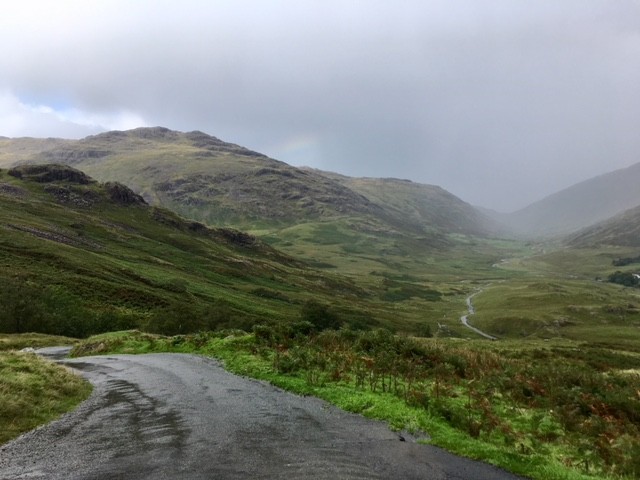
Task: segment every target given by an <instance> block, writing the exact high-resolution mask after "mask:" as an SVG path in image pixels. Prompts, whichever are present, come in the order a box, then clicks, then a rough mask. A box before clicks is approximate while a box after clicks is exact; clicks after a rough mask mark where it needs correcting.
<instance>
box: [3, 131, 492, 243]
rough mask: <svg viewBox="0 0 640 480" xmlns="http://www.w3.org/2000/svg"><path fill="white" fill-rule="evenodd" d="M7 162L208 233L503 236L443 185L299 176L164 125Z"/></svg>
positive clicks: (43, 148) (7, 146)
mask: <svg viewBox="0 0 640 480" xmlns="http://www.w3.org/2000/svg"><path fill="white" fill-rule="evenodd" d="M16 152H18V153H19V154H18V153H16ZM0 162H2V163H1V164H4V165H7V164H10V163H11V164H15V163H25V162H26V163H51V162H55V163H63V164H66V165H73V166H75V167H76V168H78V169H81V170H82V171H84V172H86V173H87V174H89V175H91V176H93V177H95V178H97V179H98V180H100V181H116V182H120V183H122V184H126V185H127V186H129V187H131V188H132V189H133V190H134V191H135V192H136V193H138V194H140V195H141V196H142V197H143V198H144V199H145V200H146V201H147V202H149V203H150V204H154V205H162V206H165V207H167V208H170V209H172V210H174V211H176V212H178V213H180V214H181V215H184V216H187V217H189V218H193V219H195V220H198V221H202V222H205V223H207V224H210V225H218V226H233V227H238V228H242V229H251V230H265V229H266V230H270V231H273V230H274V229H280V228H286V227H289V226H293V225H297V224H300V223H305V222H327V221H328V222H335V221H340V222H348V224H349V225H350V226H351V227H350V228H352V229H355V230H358V229H363V230H366V231H375V232H378V233H382V234H384V233H385V232H386V233H388V234H390V235H397V234H400V235H403V234H409V235H416V234H418V235H436V234H437V235H443V234H444V235H446V234H449V233H461V234H470V235H485V234H490V233H493V232H495V228H494V227H495V226H494V225H493V224H492V223H491V221H489V220H488V218H487V217H486V216H484V215H483V214H481V213H479V212H478V211H477V210H475V209H474V208H473V207H471V206H470V205H468V204H466V203H465V202H463V201H462V200H460V199H459V198H457V197H455V196H454V195H451V194H450V193H448V192H446V191H444V190H442V189H440V188H439V187H435V186H430V185H420V184H415V183H412V182H406V181H400V180H393V179H352V178H348V177H343V176H339V175H335V174H329V173H326V172H319V171H315V170H311V169H299V168H295V167H292V166H290V165H287V164H285V163H283V162H279V161H277V160H273V159H270V158H268V157H266V156H264V155H262V154H260V153H257V152H254V151H251V150H248V149H246V148H243V147H240V146H238V145H234V144H230V143H226V142H223V141H221V140H219V139H217V138H215V137H212V136H210V135H207V134H204V133H202V132H188V133H182V132H175V131H171V130H168V129H166V128H161V127H156V128H138V129H134V130H129V131H124V132H120V131H114V132H107V133H103V134H100V135H94V136H90V137H87V138H84V139H82V140H77V141H73V140H51V139H48V140H41V141H38V140H36V139H14V140H11V139H2V140H1V141H0Z"/></svg>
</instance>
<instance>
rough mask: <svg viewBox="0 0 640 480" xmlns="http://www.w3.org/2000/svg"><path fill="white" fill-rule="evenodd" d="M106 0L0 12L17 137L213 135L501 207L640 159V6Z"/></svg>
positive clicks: (10, 127)
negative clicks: (152, 131) (141, 132)
mask: <svg viewBox="0 0 640 480" xmlns="http://www.w3.org/2000/svg"><path fill="white" fill-rule="evenodd" d="M88 3H89V2H56V3H55V5H54V4H51V2H41V3H39V2H29V1H24V2H20V3H19V4H16V6H15V7H12V8H10V9H9V10H12V11H10V12H8V13H7V15H4V16H3V19H2V20H0V41H1V42H2V43H3V45H10V46H13V48H11V49H10V50H9V51H8V52H7V54H6V55H3V57H2V59H0V106H2V110H0V114H2V115H3V117H2V118H0V129H3V130H4V131H0V135H3V134H4V135H13V136H17V135H20V134H29V135H34V134H37V135H43V133H42V130H43V128H44V127H43V126H45V125H46V128H47V129H50V132H49V133H48V134H47V136H54V135H60V136H70V135H74V133H73V131H74V128H75V131H76V133H75V135H77V136H80V135H83V134H84V133H83V132H85V131H87V130H91V131H94V130H95V129H100V128H128V127H133V126H138V125H163V126H167V127H170V128H174V129H179V130H193V129H199V130H203V131H206V132H208V133H211V134H213V135H216V136H219V137H220V138H223V139H226V140H229V141H233V142H236V143H240V144H243V145H245V146H248V147H250V148H252V149H255V150H260V151H263V152H265V153H267V154H270V155H271V156H274V157H276V158H279V159H281V160H284V161H287V162H289V163H293V164H297V165H301V164H311V165H312V166H315V167H318V168H323V169H329V170H334V171H339V172H343V173H346V174H351V175H360V176H393V177H402V178H410V179H413V180H416V181H421V182H425V183H435V184H440V185H441V186H443V187H444V188H447V189H449V190H450V191H452V192H453V193H455V194H457V195H458V196H460V197H462V198H463V199H465V200H467V201H470V202H472V203H476V204H480V205H484V206H489V207H494V208H498V209H501V210H512V209H514V208H517V207H520V206H523V205H524V204H526V203H528V202H530V201H533V200H536V199H538V198H540V197H541V196H543V195H546V194H549V193H552V192H554V191H556V190H558V189H560V188H563V187H566V186H568V185H570V184H572V183H575V182H577V181H580V180H583V179H586V178H588V177H590V176H593V175H596V174H599V173H604V172H606V171H609V170H612V169H615V168H620V167H623V166H627V165H629V164H631V163H635V162H637V161H640V156H638V153H637V152H638V151H640V148H639V147H640V136H638V135H637V133H636V129H637V125H638V124H640V90H639V89H638V88H637V85H639V84H640V27H639V25H640V3H639V2H638V1H637V0H618V1H616V2H610V1H606V0H602V1H600V0H565V1H563V2H557V1H552V0H541V1H536V2H528V1H524V0H522V1H519V0H502V1H499V0H481V1H478V0H466V1H464V0H458V1H449V0H429V1H404V2H396V3H391V2H383V1H360V2H358V1H354V2H342V1H310V0H309V1H297V2H284V1H273V2H249V1H228V2H225V1H221V2H198V1H181V2H163V3H159V2H150V1H149V2H145V1H139V2H117V1H112V2H101V3H98V4H95V3H93V2H91V5H88V6H87V4H88ZM52 5H54V6H52ZM96 5H97V6H96ZM14 10H15V11H14ZM2 92H4V93H2ZM2 95H4V97H3V96H2ZM2 98H4V99H5V101H4V103H3V102H2ZM16 103H17V104H19V105H20V107H19V108H18V107H15V104H16ZM5 104H6V105H9V104H11V105H13V107H8V106H5ZM43 107H49V108H51V109H52V110H53V111H52V112H48V113H47V112H45V113H46V115H48V116H47V121H46V122H45V121H38V118H40V119H42V115H45V113H43V111H45V110H46V108H43ZM20 109H22V110H20ZM18 110H20V111H21V112H22V117H21V118H22V122H21V123H20V125H18V124H17V123H16V122H12V121H11V118H15V117H16V112H17V111H18ZM3 111H4V112H6V113H3ZM25 112H27V113H28V115H27V114H26V113H25ZM46 115H45V116H46ZM56 115H57V116H56ZM27 117H28V120H29V121H25V119H26V118H27ZM52 119H53V120H55V119H58V122H57V125H59V128H57V127H56V122H52V121H51V120H52ZM74 125H75V127H74V128H71V127H73V126H74ZM34 132H36V133H34ZM69 132H71V133H69Z"/></svg>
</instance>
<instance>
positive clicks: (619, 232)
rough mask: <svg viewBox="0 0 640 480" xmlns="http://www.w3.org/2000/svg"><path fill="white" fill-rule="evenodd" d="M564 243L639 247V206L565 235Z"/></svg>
mask: <svg viewBox="0 0 640 480" xmlns="http://www.w3.org/2000/svg"><path fill="white" fill-rule="evenodd" d="M566 243H567V244H568V245H570V246H573V247H593V246H600V245H614V246H620V247H640V206H638V207H635V208H632V209H629V210H626V211H625V212H623V213H621V214H618V215H616V216H615V217H613V218H610V219H608V220H605V221H604V222H600V223H597V224H596V225H593V226H591V227H587V228H585V229H582V230H580V231H578V232H577V233H574V234H572V235H570V236H569V237H567V239H566Z"/></svg>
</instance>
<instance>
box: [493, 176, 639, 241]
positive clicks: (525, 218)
mask: <svg viewBox="0 0 640 480" xmlns="http://www.w3.org/2000/svg"><path fill="white" fill-rule="evenodd" d="M638 185H640V163H637V164H635V165H632V166H630V167H628V168H624V169H621V170H616V171H613V172H610V173H607V174H605V175H600V176H598V177H595V178H592V179H590V180H586V181H584V182H581V183H578V184H576V185H574V186H572V187H569V188H567V189H565V190H562V191H560V192H557V193H555V194H553V195H550V196H548V197H546V198H544V199H543V200H540V201H539V202H536V203H533V204H531V205H529V206H528V207H526V208H523V209H522V210H518V211H516V212H514V213H512V214H509V215H505V216H504V217H502V218H503V220H504V221H506V222H507V223H508V224H509V225H510V226H511V227H512V228H513V229H515V230H516V231H517V232H519V233H521V234H524V235H527V236H552V235H561V234H568V233H571V232H575V231H577V230H579V229H581V228H584V227H587V226H589V225H593V224H595V223H597V222H600V221H603V220H606V219H607V218H610V217H612V216H614V215H617V214H619V213H621V212H623V211H625V210H627V209H629V208H633V207H635V206H638V205H640V188H638Z"/></svg>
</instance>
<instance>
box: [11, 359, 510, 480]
mask: <svg viewBox="0 0 640 480" xmlns="http://www.w3.org/2000/svg"><path fill="white" fill-rule="evenodd" d="M66 363H68V364H69V365H70V366H73V367H74V368H76V369H78V370H80V371H81V372H82V374H83V375H84V376H86V377H87V378H88V379H89V380H90V381H91V382H92V383H93V384H94V385H95V390H94V392H93V394H92V395H91V397H90V398H89V400H87V401H86V402H84V403H83V404H82V405H81V406H80V407H79V408H78V409H77V410H76V411H74V412H73V413H71V414H68V415H66V416H64V417H63V418H62V419H61V420H59V421H57V422H54V423H52V424H50V425H47V426H45V427H42V428H40V429H38V430H35V431H33V432H29V433H27V434H26V435H23V436H22V437H20V438H19V439H17V440H15V441H13V442H11V443H9V444H6V445H4V446H2V447H0V479H17V478H21V479H30V480H33V479H47V480H52V479H65V480H71V479H96V480H98V479H120V480H124V479H154V480H158V479H236V478H238V479H239V478H242V479H267V478H268V479H277V478H287V479H297V478H300V479H331V480H333V479H376V478H380V479H429V480H440V479H460V480H463V479H464V480H473V479H487V480H489V479H491V480H506V479H509V480H512V479H516V478H519V477H515V476H513V475H511V474H508V473H505V472H503V471H501V470H498V469H496V468H494V467H491V466H488V465H485V464H482V463H478V462H473V461H470V460H467V459H462V458H458V457H456V456H454V455H451V454H449V453H447V452H444V451H442V450H440V449H438V448H434V447H431V446H426V445H421V444H418V443H415V439H414V438H412V437H411V436H410V435H407V434H399V433H395V432H391V431H390V430H389V429H388V428H386V427H385V426H384V425H383V424H381V423H379V422H375V421H371V420H367V419H364V418H362V417H360V416H357V415H352V414H348V413H344V412H342V411H340V410H338V409H336V408H334V407H331V406H329V405H327V404H326V403H324V402H322V401H320V400H317V399H314V398H305V397H300V396H296V395H292V394H289V393H286V392H283V391H281V390H279V389H276V388H274V387H272V386H269V385H266V384H264V383H262V382H258V381H255V380H251V379H246V378H241V377H238V376H235V375H231V374H229V373H228V372H226V371H225V370H224V369H222V368H221V367H220V366H219V364H218V363H217V362H216V361H214V360H211V359H207V358H202V357H198V356H191V355H170V354H153V355H139V356H126V355H122V356H107V357H87V358H81V359H77V360H70V361H66ZM403 440H404V441H403Z"/></svg>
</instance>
